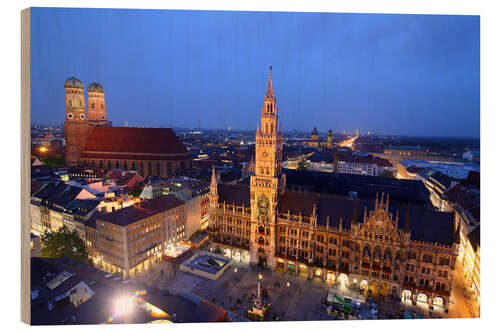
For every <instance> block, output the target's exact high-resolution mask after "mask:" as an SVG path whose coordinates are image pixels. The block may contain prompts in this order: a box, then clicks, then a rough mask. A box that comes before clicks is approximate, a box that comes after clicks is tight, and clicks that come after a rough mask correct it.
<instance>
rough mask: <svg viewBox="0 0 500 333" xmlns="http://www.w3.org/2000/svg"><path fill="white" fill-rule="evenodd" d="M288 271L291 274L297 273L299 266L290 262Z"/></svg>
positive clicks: (287, 266)
mask: <svg viewBox="0 0 500 333" xmlns="http://www.w3.org/2000/svg"><path fill="white" fill-rule="evenodd" d="M286 270H287V271H288V272H290V273H295V272H296V271H297V266H296V265H295V263H294V262H291V261H289V262H288V264H287V265H286Z"/></svg>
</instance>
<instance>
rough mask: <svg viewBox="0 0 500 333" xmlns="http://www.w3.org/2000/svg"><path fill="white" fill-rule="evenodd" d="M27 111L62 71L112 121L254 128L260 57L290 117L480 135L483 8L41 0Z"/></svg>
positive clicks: (296, 124)
mask: <svg viewBox="0 0 500 333" xmlns="http://www.w3.org/2000/svg"><path fill="white" fill-rule="evenodd" d="M31 20H32V25H31V41H32V43H31V53H32V54H31V73H32V77H31V79H32V81H31V83H32V92H31V94H32V95H31V97H32V122H33V123H34V124H37V123H43V124H56V123H57V124H60V123H62V122H63V121H64V88H63V84H64V80H65V79H66V78H67V77H70V76H75V77H77V78H79V79H80V80H82V82H83V83H84V85H85V86H86V85H87V84H89V83H91V82H93V81H97V82H99V83H101V84H102V85H103V86H104V89H105V92H106V105H107V111H108V119H110V120H112V121H113V124H114V125H115V126H123V124H124V122H125V121H126V120H127V121H128V122H129V125H130V126H184V127H194V126H198V125H200V126H201V127H205V128H226V127H227V126H228V125H230V126H231V127H232V128H233V129H254V128H255V127H256V124H257V121H258V117H259V114H260V107H261V105H262V103H263V98H264V94H265V91H266V86H267V78H268V68H269V65H270V64H272V65H273V81H274V87H275V92H276V95H277V99H278V108H279V112H280V116H281V120H282V122H283V126H284V128H285V130H293V129H297V130H305V131H309V130H311V129H312V127H313V126H317V127H318V129H319V130H320V131H322V132H326V131H327V130H328V129H329V128H331V129H333V130H334V131H335V132H337V131H342V130H343V129H346V130H348V131H354V130H355V129H356V128H359V129H360V131H363V132H365V131H367V130H370V131H372V132H374V133H388V134H408V135H430V136H474V137H479V113H480V112H479V108H480V100H479V96H480V94H479V89H480V85H479V82H480V77H479V58H480V56H479V47H480V44H479V16H439V15H382V14H328V13H266V12H260V13H259V12H216V11H164V10H162V11H160V10H151V11H145V10H102V9H51V8H35V9H33V11H32V13H31Z"/></svg>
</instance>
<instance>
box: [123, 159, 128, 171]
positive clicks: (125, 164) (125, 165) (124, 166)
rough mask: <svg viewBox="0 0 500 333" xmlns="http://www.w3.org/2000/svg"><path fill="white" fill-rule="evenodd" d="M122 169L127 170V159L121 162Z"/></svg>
mask: <svg viewBox="0 0 500 333" xmlns="http://www.w3.org/2000/svg"><path fill="white" fill-rule="evenodd" d="M123 169H125V170H127V161H125V162H123Z"/></svg>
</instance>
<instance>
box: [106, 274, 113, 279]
mask: <svg viewBox="0 0 500 333" xmlns="http://www.w3.org/2000/svg"><path fill="white" fill-rule="evenodd" d="M112 276H113V274H111V273H107V274H104V277H105V278H106V279H107V278H110V277H112Z"/></svg>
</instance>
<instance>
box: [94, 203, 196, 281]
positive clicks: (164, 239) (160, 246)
mask: <svg viewBox="0 0 500 333" xmlns="http://www.w3.org/2000/svg"><path fill="white" fill-rule="evenodd" d="M185 225H186V213H185V207H184V202H183V201H182V200H180V199H178V198H176V197H174V196H172V195H168V196H165V197H163V198H161V199H151V200H146V201H142V202H140V203H137V204H135V205H133V206H130V207H126V208H123V209H121V210H118V211H115V212H111V213H107V214H96V216H95V217H94V219H93V221H90V223H87V226H86V229H87V231H86V233H87V235H86V236H87V239H86V241H87V248H89V253H90V258H91V259H92V260H93V262H94V264H95V265H96V266H98V267H100V268H102V269H103V270H105V271H107V272H111V273H115V272H118V273H120V274H121V275H122V276H123V277H125V278H128V277H133V276H134V275H135V274H136V273H138V272H141V271H144V270H147V269H149V268H150V267H151V265H152V264H153V263H154V262H156V261H159V260H161V258H162V255H163V253H164V251H165V250H166V249H167V248H168V247H169V246H175V245H178V244H179V243H180V242H181V241H182V240H185V237H186V233H185Z"/></svg>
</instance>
